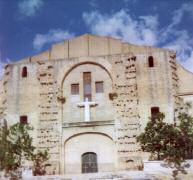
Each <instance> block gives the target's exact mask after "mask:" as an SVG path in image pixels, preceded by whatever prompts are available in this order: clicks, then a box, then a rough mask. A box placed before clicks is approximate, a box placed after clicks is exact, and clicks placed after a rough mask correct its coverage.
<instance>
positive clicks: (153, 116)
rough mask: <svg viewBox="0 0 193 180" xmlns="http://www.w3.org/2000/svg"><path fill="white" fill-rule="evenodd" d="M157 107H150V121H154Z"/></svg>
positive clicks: (157, 112)
mask: <svg viewBox="0 0 193 180" xmlns="http://www.w3.org/2000/svg"><path fill="white" fill-rule="evenodd" d="M159 112H160V111H159V107H151V119H152V120H154V119H155V118H156V117H157V116H158V114H159Z"/></svg>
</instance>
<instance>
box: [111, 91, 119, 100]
mask: <svg viewBox="0 0 193 180" xmlns="http://www.w3.org/2000/svg"><path fill="white" fill-rule="evenodd" d="M117 97H118V95H117V93H109V99H110V100H111V101H113V100H114V99H117Z"/></svg>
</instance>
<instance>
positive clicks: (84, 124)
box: [62, 120, 115, 128]
mask: <svg viewBox="0 0 193 180" xmlns="http://www.w3.org/2000/svg"><path fill="white" fill-rule="evenodd" d="M114 122H115V121H114V120H106V121H90V122H74V123H63V126H62V127H63V128H70V127H93V126H106V125H114V124H115V123H114Z"/></svg>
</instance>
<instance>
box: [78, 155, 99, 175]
mask: <svg viewBox="0 0 193 180" xmlns="http://www.w3.org/2000/svg"><path fill="white" fill-rule="evenodd" d="M81 159H82V173H95V172H98V163H97V154H96V153H94V152H86V153H84V154H82V157H81Z"/></svg>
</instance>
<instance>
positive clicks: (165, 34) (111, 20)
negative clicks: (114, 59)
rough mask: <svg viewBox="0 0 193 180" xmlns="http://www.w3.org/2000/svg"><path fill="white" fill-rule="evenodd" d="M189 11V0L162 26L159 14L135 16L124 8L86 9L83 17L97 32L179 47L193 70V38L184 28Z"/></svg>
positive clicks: (192, 7)
mask: <svg viewBox="0 0 193 180" xmlns="http://www.w3.org/2000/svg"><path fill="white" fill-rule="evenodd" d="M185 13H189V15H193V3H186V4H183V5H182V6H181V8H179V9H177V10H175V11H174V12H173V16H172V17H171V22H170V24H169V25H167V26H165V27H162V28H160V27H159V18H158V15H157V14H152V15H146V16H140V17H138V18H133V17H132V16H131V15H130V14H129V13H128V12H127V11H126V10H124V9H122V10H120V11H118V12H116V13H113V14H101V13H99V12H98V11H92V12H90V13H88V12H87V13H86V12H85V13H83V20H84V21H85V23H86V25H87V26H88V27H89V29H90V31H91V32H92V33H93V34H98V35H102V36H112V37H115V38H120V39H122V40H123V41H126V42H129V43H133V44H139V45H152V46H159V47H164V48H170V49H173V50H176V51H177V56H178V59H180V62H181V63H182V64H183V65H185V67H186V68H187V69H189V70H191V71H193V66H190V65H192V52H193V43H192V42H193V38H192V37H190V35H189V33H188V31H187V30H184V29H180V26H179V25H180V23H181V22H182V21H183V18H184V17H185Z"/></svg>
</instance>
